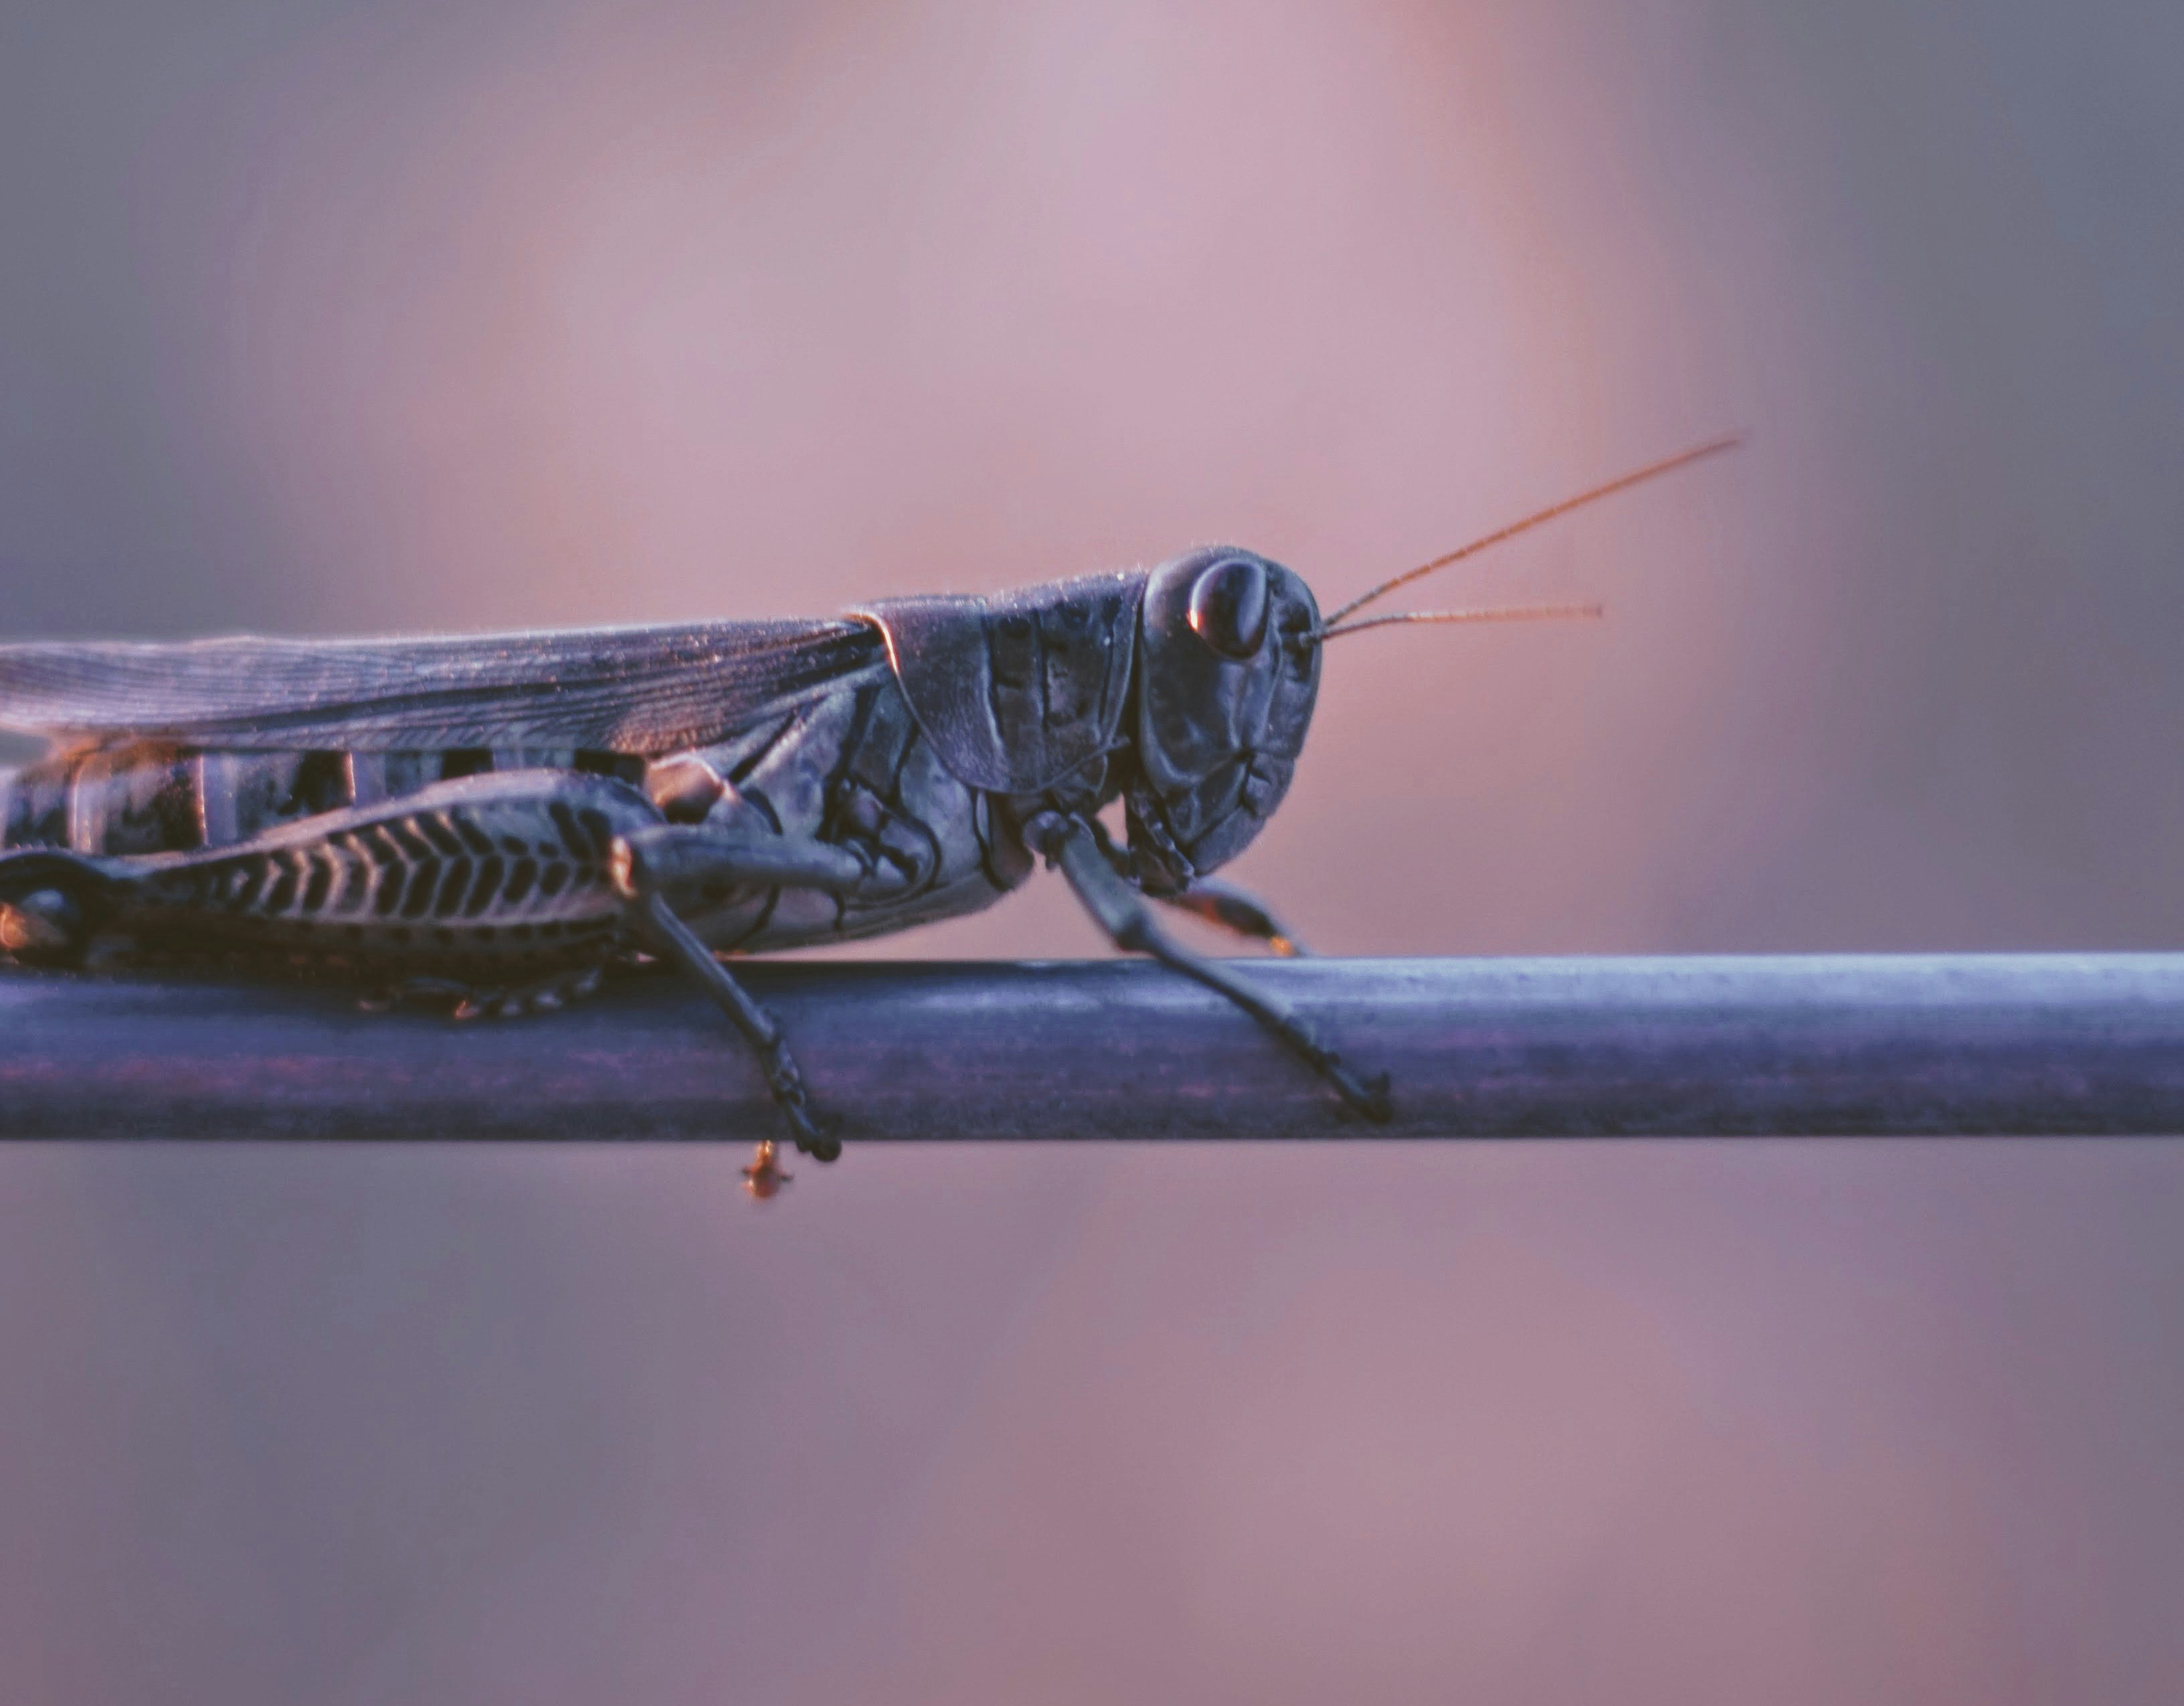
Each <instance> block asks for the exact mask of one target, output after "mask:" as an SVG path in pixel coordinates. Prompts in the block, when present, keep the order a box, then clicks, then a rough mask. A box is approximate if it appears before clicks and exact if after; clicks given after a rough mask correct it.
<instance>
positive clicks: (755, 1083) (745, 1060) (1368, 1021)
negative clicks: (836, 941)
mask: <svg viewBox="0 0 2184 1706" xmlns="http://www.w3.org/2000/svg"><path fill="white" fill-rule="evenodd" d="M1240 968H1241V969H1245V970H1246V971H1247V972H1248V974H1249V975H1250V976H1251V977H1252V978H1257V979H1262V980H1263V982H1264V984H1265V985H1266V987H1268V989H1270V990H1278V991H1279V992H1280V993H1282V994H1283V995H1286V996H1287V997H1288V998H1289V999H1290V1000H1291V1001H1295V1003H1296V1004H1297V1006H1299V1007H1300V1008H1301V1010H1302V1011H1304V1012H1307V1013H1309V1014H1311V1015H1312V1017H1313V1018H1314V1019H1315V1021H1316V1022H1318V1023H1323V1025H1325V1026H1326V1028H1327V1029H1328V1031H1329V1034H1331V1035H1332V1036H1333V1038H1334V1040H1335V1041H1336V1042H1337V1043H1338V1044H1339V1045H1340V1047H1341V1048H1342V1049H1343V1051H1344V1052H1345V1054H1346V1056H1347V1057H1348V1058H1350V1059H1351V1060H1354V1061H1356V1062H1358V1063H1359V1064H1360V1065H1361V1066H1362V1067H1364V1068H1368V1069H1373V1070H1381V1069H1385V1070H1386V1071H1389V1072H1390V1073H1392V1074H1393V1075H1394V1079H1395V1108H1396V1118H1395V1122H1394V1123H1393V1124H1391V1125H1387V1126H1378V1125H1373V1124H1370V1123H1368V1122H1366V1121H1364V1120H1362V1119H1361V1118H1358V1117H1357V1116H1356V1115H1354V1114H1351V1113H1349V1112H1346V1110H1345V1109H1343V1108H1342V1107H1340V1105H1339V1104H1338V1103H1337V1102H1336V1101H1335V1099H1334V1096H1332V1095H1331V1094H1330V1093H1329V1091H1328V1090H1327V1089H1326V1088H1325V1086H1324V1085H1323V1084H1320V1083H1319V1082H1318V1080H1317V1079H1315V1078H1314V1077H1313V1075H1312V1073H1310V1072H1309V1071H1308V1070H1307V1068H1305V1067H1304V1066H1302V1065H1301V1063H1299V1062H1296V1061H1294V1060H1292V1059H1290V1057H1289V1056H1287V1055H1286V1054H1285V1053H1284V1051H1281V1050H1279V1049H1278V1048H1276V1047H1275V1046H1274V1045H1273V1044H1272V1043H1270V1042H1269V1041H1268V1039H1267V1038H1266V1036H1265V1035H1264V1034H1262V1032H1261V1030H1260V1029H1259V1027H1258V1026H1257V1025H1256V1024H1254V1023H1252V1022H1251V1020H1250V1019H1249V1018H1248V1017H1245V1015H1244V1014H1242V1013H1240V1012H1237V1011H1236V1010H1235V1009H1234V1008H1233V1007H1231V1006H1229V1004H1227V1003H1226V1002H1224V1001H1222V1000H1220V999H1219V998H1218V997H1217V996H1215V995H1212V994H1210V993H1208V992H1207V991H1206V990H1201V989H1200V988H1198V987H1197V986H1196V985H1195V984H1191V983H1190V981H1188V980H1187V979H1185V978H1178V977H1176V976H1174V975H1173V974H1172V973H1168V972H1167V971H1165V970H1163V969H1162V967H1157V966H1153V965H1149V964H1145V963H1140V962H1118V961H1098V962H1083V963H1077V962H1066V963H1024V964H1009V963H998V962H995V963H988V962H971V963H932V962H890V963H875V964H844V963H839V962H836V963H823V964H812V963H805V964H798V963H794V962H788V963H784V962H738V975H739V976H740V977H743V978H746V979H747V980H748V982H749V986H750V988H751V990H752V991H753V993H754V994H755V995H757V997H758V998H759V1000H760V1001H762V1002H764V1003H765V1004H766V1006H767V1007H768V1008H769V1009H770V1010H771V1011H772V1012H773V1013H775V1014H776V1015H777V1017H779V1019H780V1020H781V1023H782V1026H783V1029H784V1031H785V1032H786V1033H787V1034H788V1038H789V1040H790V1043H791V1045H792V1046H793V1047H794V1050H795V1052H796V1056H797V1058H798V1059H799V1061H800V1062H801V1063H802V1065H803V1068H804V1071H805V1077H806V1079H807V1080H808V1081H809V1083H810V1085H811V1094H812V1100H813V1102H814V1105H815V1106H816V1108H817V1109H818V1110H819V1112H820V1113H821V1115H822V1118H823V1119H825V1120H827V1121H829V1122H831V1123H833V1128H834V1129H836V1130H838V1132H839V1134H840V1135H841V1136H842V1137H843V1138H844V1139H845V1140H849V1141H850V1142H852V1143H855V1142H861V1141H869V1140H877V1139H901V1140H924V1141H934V1140H939V1141H950V1140H969V1139H978V1140H989V1139H1000V1140H1048V1139H1067V1140H1081V1139H1102V1138H1119V1139H1201V1138H1206V1139H1212V1138H1253V1139H1256V1138H1307V1139H1334V1138H1346V1139H1357V1138H1365V1139H1373V1138H1381V1137H1389V1136H1394V1137H1404V1138H1451V1137H1469V1138H1486V1137H1519V1138H1522V1137H1535V1138H1537V1137H1643V1136H1671V1135H1687V1136H1712V1137H1730V1136H1760V1135H1784V1136H1793V1135H1821V1134H1844V1135H1848V1134H1872V1135H1926V1134H1933V1135H1942V1134H1948V1133H1964V1134H1982V1133H1984V1134H1996V1133H2014V1134H2036V1133H2048V1134H2058V1135H2062V1134H2075V1135H2129V1134H2153V1133H2173V1132H2179V1131H2184V954H2039V955H1964V956H1814V957H1797V958H1791V957H1776V958H1763V957H1752V958H1705V959H1560V960H1546V959H1534V960H1308V961H1253V962H1248V964H1244V965H1241V966H1240ZM783 1131H784V1128H783V1123H782V1121H781V1119H780V1117H779V1115H778V1113H777V1112H776V1111H775V1109H774V1107H773V1106H772V1102H771V1101H770V1100H769V1098H768V1096H767V1092H766V1085H765V1083H764V1080H763V1079H761V1077H760V1073H759V1069H758V1067H757V1064H756V1062H755V1061H754V1060H753V1059H752V1058H751V1056H750V1054H749V1051H748V1050H746V1049H745V1048H744V1046H743V1045H742V1043H741V1040H739V1039H738V1038H737V1037H736V1036H735V1035H734V1034H732V1033H731V1032H730V1031H729V1030H728V1029H727V1027H726V1026H725V1025H724V1024H723V1023H721V1018H720V1016H719V1015H718V1014H717V1013H716V1012H714V1011H713V1009H712V1006H711V1004H710V1002H708V1001H706V1000H705V998H704V997H703V995H700V994H699V992H698V991H696V990H693V989H690V988H688V986H687V985H685V984H682V983H681V982H679V981H677V980H676V979H674V978H669V977H666V976H660V975H651V974H647V973H633V974H632V975H630V976H629V977H627V978H625V979H623V980H621V983H620V984H618V985H617V984H610V986H609V987H608V988H607V990H604V991H603V992H602V993H601V994H600V995H598V996H596V997H594V998H593V1000H592V1001H588V1002H586V1003H583V1004H581V1005H579V1006H575V1007H572V1008H571V1009H569V1010H567V1011H565V1012H558V1013H554V1014H549V1015H544V1016H541V1017H528V1018H521V1019H508V1020H492V1021H478V1022H473V1023H466V1024H457V1023H452V1022H450V1021H448V1020H445V1019H441V1018H438V1017H433V1016H430V1015H425V1014H405V1013H393V1014H366V1013H362V1012H358V1011H356V1010H355V1008H354V1002H353V1001H352V1000H351V998H349V997H348V996H346V995H343V993H341V992H340V991H338V990H325V989H315V988H309V987H302V988H268V987H265V986H263V985H251V984H233V983H216V982H208V983H178V982H175V981H172V980H159V981H136V980H130V979H124V978H97V977H90V976H66V975H60V974H51V973H5V974H0V1137H6V1138H196V1139H209V1138H220V1139H229V1138H280V1139H336V1138H342V1139H356V1138H363V1139H408V1140H428V1141H438V1140H460V1139H473V1138H498V1139H520V1140H586V1141H590V1140H617V1139H621V1140H657V1139H731V1140H738V1141H745V1142H748V1141H749V1140H753V1139H754V1138H757V1137H764V1136H779V1135H783Z"/></svg>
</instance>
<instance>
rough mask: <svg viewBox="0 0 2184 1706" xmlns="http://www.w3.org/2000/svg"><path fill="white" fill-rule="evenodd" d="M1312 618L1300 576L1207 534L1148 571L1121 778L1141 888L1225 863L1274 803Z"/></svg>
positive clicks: (1297, 736) (1303, 680)
mask: <svg viewBox="0 0 2184 1706" xmlns="http://www.w3.org/2000/svg"><path fill="white" fill-rule="evenodd" d="M1318 629H1319V606H1318V605H1317V604H1316V603H1314V602H1313V600H1312V589H1311V588H1309V587H1307V586H1306V585H1305V583H1304V582H1303V581H1302V580H1301V579H1300V578H1299V577H1297V576H1295V574H1292V573H1291V572H1290V571H1289V570H1287V569H1285V568H1284V567H1282V566H1281V565H1280V564H1279V563H1272V562H1268V560H1266V559H1265V558H1264V557H1262V556H1258V555H1255V554H1253V553H1252V552H1250V551H1245V550H1239V549H1235V548H1234V547H1232V546H1225V545H1223V546H1216V547H1212V548H1209V549H1205V550H1201V551H1194V552H1192V553H1191V554H1190V555H1189V556H1187V557H1178V558H1177V559H1176V560H1175V561H1173V562H1172V563H1164V564H1162V566H1160V567H1159V568H1157V569H1156V570H1154V571H1153V572H1152V575H1151V578H1150V579H1149V580H1148V581H1147V583H1146V585H1145V603H1144V605H1143V606H1142V607H1141V609H1140V610H1139V617H1138V678H1137V694H1136V700H1137V704H1136V711H1137V720H1138V726H1137V731H1136V733H1137V743H1136V744H1137V754H1138V762H1137V766H1136V773H1135V774H1134V776H1133V777H1132V778H1130V781H1129V783H1128V785H1127V787H1126V789H1125V790H1124V800H1125V802H1126V804H1127V806H1128V812H1129V834H1130V849H1131V851H1132V852H1133V853H1134V854H1135V855H1136V856H1137V867H1138V871H1139V878H1140V880H1141V881H1143V883H1144V884H1145V887H1146V888H1147V889H1151V890H1153V891H1154V892H1156V893H1172V892H1173V891H1175V890H1177V889H1182V888H1183V887H1184V886H1185V885H1186V884H1189V882H1190V879H1191V878H1193V877H1195V876H1200V875H1202V874H1204V873H1206V872H1209V871H1212V870H1213V869H1215V868H1216V867H1219V866H1222V865H1224V864H1226V863H1227V862H1228V861H1229V860H1231V859H1233V858H1234V857H1235V856H1237V855H1238V854H1239V853H1240V852H1242V851H1243V850H1244V849H1245V847H1246V846H1248V845H1250V843H1251V838H1252V837H1253V836H1254V835H1256V834H1257V833H1259V827H1260V825H1262V823H1264V822H1266V821H1267V819H1268V817H1272V816H1273V811H1274V808H1275V807H1276V806H1279V805H1280V804H1281V800H1282V795H1283V794H1284V793H1286V792H1287V791H1288V789H1289V785H1290V775H1291V773H1292V772H1294V771H1295V767H1296V760H1297V754H1298V753H1299V752H1300V751H1301V750H1303V747H1304V732H1305V730H1306V728H1307V727H1309V726H1310V724H1311V722H1312V699H1313V696H1314V694H1317V693H1318V689H1319V646H1318Z"/></svg>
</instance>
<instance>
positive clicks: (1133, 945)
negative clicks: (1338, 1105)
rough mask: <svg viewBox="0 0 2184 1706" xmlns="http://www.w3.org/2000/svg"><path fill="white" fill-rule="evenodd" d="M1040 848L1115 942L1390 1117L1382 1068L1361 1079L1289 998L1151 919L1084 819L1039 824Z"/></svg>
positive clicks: (1346, 1094) (1368, 1112)
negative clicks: (1232, 1011) (1194, 987)
mask: <svg viewBox="0 0 2184 1706" xmlns="http://www.w3.org/2000/svg"><path fill="white" fill-rule="evenodd" d="M1038 845H1039V851H1040V852H1042V853H1044V854H1045V856H1047V857H1048V858H1049V859H1051V860H1052V861H1054V862H1055V863H1056V864H1057V865H1059V866H1060V867H1061V874H1062V875H1063V876H1065V877H1067V878H1068V879H1069V886H1070V887H1071V888H1072V889H1075V890H1076V891H1077V898H1078V900H1082V901H1083V902H1084V910H1085V911H1086V912H1089V913H1091V915H1092V917H1093V918H1094V919H1095V922H1097V923H1098V924H1099V925H1100V928H1102V929H1103V930H1105V931H1106V933H1107V934H1108V937H1109V938H1110V939H1112V941H1113V942H1114V944H1115V945H1116V946H1117V947H1118V948H1121V949H1123V950H1125V951H1128V952H1131V953H1139V954H1150V955H1151V956H1153V957H1154V958H1155V959H1156V960H1158V961H1159V962H1161V963H1162V965H1165V966H1170V967H1173V968H1174V969H1175V970H1177V971H1178V972H1181V973H1183V974H1184V976H1185V977H1188V978H1195V979H1197V981H1198V982H1200V983H1201V984H1205V985H1206V987H1207V988H1208V989H1210V990H1218V991H1219V992H1220V993H1221V994H1222V995H1226V996H1228V998H1229V1000H1230V1001H1234V1002H1235V1004H1236V1005H1237V1006H1240V1007H1241V1008H1243V1010H1244V1011H1245V1012H1247V1013H1249V1014H1251V1017H1253V1018H1255V1019H1256V1020H1258V1022H1259V1023H1261V1024H1262V1025H1264V1026H1265V1027H1266V1028H1267V1029H1268V1030H1270V1031H1272V1032H1273V1034H1274V1035H1275V1036H1276V1037H1278V1038H1279V1039H1280V1040H1281V1041H1282V1043H1283V1044H1284V1046H1286V1047H1287V1048H1289V1049H1290V1050H1291V1051H1293V1052H1295V1054H1297V1055H1299V1056H1302V1057H1303V1059H1304V1060H1305V1061H1306V1062H1308V1063H1309V1064H1310V1065H1311V1067H1312V1070H1313V1071H1315V1072H1317V1073H1318V1074H1319V1075H1320V1076H1321V1077H1322V1078H1323V1079H1326V1080H1327V1081H1328V1083H1329V1084H1332V1085H1333V1086H1334V1090H1335V1092H1336V1094H1338V1095H1339V1096H1341V1098H1342V1099H1343V1101H1346V1102H1347V1103H1349V1104H1350V1106H1351V1107H1354V1108H1356V1109H1357V1111H1358V1112H1360V1113H1362V1114H1363V1115H1364V1116H1365V1117H1366V1118H1368V1119H1375V1120H1385V1119H1388V1118H1390V1117H1391V1116H1392V1113H1393V1110H1392V1109H1391V1108H1390V1105H1389V1101H1388V1079H1387V1075H1386V1074H1385V1073H1379V1074H1377V1075H1375V1076H1373V1077H1372V1078H1369V1079H1368V1078H1364V1077H1361V1076H1360V1075H1359V1074H1358V1073H1357V1072H1356V1071H1354V1070H1353V1069H1352V1068H1350V1067H1348V1066H1347V1065H1346V1064H1344V1062H1343V1060H1342V1057H1341V1056H1340V1055H1339V1054H1337V1053H1336V1052H1335V1051H1334V1050H1333V1049H1331V1048H1329V1046H1328V1045H1326V1044H1325V1043H1323V1042H1322V1041H1321V1040H1320V1039H1319V1037H1318V1034H1317V1033H1316V1032H1315V1031H1314V1030H1313V1029H1312V1026H1311V1024H1310V1023H1308V1022H1307V1020H1306V1019H1304V1018H1303V1017H1301V1015H1299V1014H1297V1013H1296V1012H1293V1011H1291V1009H1290V1006H1288V1004H1287V1003H1285V1002H1283V1001H1278V1000H1276V999H1275V998H1274V997H1273V996H1272V995H1266V994H1263V993H1262V992H1261V991H1259V990H1255V989H1253V988H1252V987H1251V984H1248V983H1246V982H1245V981H1244V979H1243V978H1240V977H1238V976H1236V974H1235V973H1233V972H1231V971H1229V968H1228V967H1225V966H1223V965H1222V964H1221V963H1220V962H1218V961H1217V960H1209V959H1206V958H1205V957H1204V956H1201V955H1198V954H1194V953H1193V952H1191V951H1190V949H1188V948H1186V947H1184V946H1183V945H1181V944H1180V943H1178V942H1177V941H1175V940H1174V939H1173V938H1171V937H1170V936H1169V935H1168V934H1167V933H1166V932H1165V931H1163V930H1162V928H1160V926H1159V925H1158V924H1157V923H1155V922H1154V920H1153V915H1152V908H1151V906H1147V905H1146V903H1145V896H1144V895H1141V894H1140V893H1139V892H1138V890H1137V889H1134V888H1132V887H1131V886H1130V884H1128V882H1126V881H1125V880H1124V879H1123V877H1122V876H1121V875H1120V874H1119V873H1117V871H1116V870H1115V869H1114V867H1112V865H1111V864H1110V863H1109V862H1108V861H1107V858H1106V855H1105V854H1104V853H1103V852H1102V851H1101V849H1100V844H1099V842H1098V840H1097V839H1095V836H1094V834H1093V833H1092V831H1091V829H1090V828H1089V827H1088V826H1087V825H1086V824H1085V823H1084V822H1083V821H1082V820H1080V819H1078V818H1073V817H1060V816H1059V815H1056V817H1052V818H1051V819H1050V820H1049V821H1048V822H1045V823H1044V824H1041V825H1039V826H1038Z"/></svg>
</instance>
